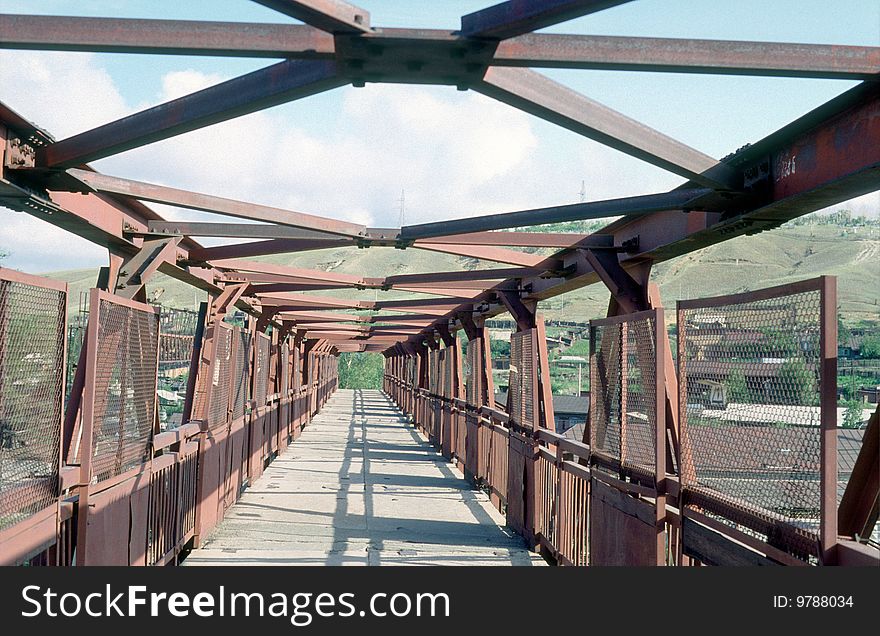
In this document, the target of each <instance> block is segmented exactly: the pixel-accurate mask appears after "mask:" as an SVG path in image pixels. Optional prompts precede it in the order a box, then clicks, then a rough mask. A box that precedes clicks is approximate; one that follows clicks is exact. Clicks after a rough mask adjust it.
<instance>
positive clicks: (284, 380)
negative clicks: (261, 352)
mask: <svg viewBox="0 0 880 636" xmlns="http://www.w3.org/2000/svg"><path fill="white" fill-rule="evenodd" d="M289 380H290V347H289V346H288V345H287V343H286V342H285V343H284V344H283V345H281V382H279V384H280V385H281V395H282V396H284V397H287V388H288V385H289Z"/></svg>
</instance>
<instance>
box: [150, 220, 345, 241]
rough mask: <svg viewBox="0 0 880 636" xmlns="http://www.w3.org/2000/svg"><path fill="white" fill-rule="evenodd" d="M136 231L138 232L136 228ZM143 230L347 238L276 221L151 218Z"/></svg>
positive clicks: (176, 233)
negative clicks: (227, 221)
mask: <svg viewBox="0 0 880 636" xmlns="http://www.w3.org/2000/svg"><path fill="white" fill-rule="evenodd" d="M132 233H133V234H136V233H137V232H132ZM141 233H142V234H168V235H171V236H179V235H182V236H210V237H214V238H242V239H278V240H289V239H308V240H311V241H330V242H335V241H343V240H345V239H344V238H343V237H340V236H339V235H337V234H330V233H328V232H321V231H320V230H307V229H304V228H298V227H291V226H288V225H275V224H272V223H196V222H192V221H150V222H149V223H147V229H146V231H145V232H141Z"/></svg>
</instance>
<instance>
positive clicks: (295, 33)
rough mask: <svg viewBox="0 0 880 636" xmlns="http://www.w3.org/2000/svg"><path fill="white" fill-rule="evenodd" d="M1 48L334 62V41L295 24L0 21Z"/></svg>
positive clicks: (39, 17)
mask: <svg viewBox="0 0 880 636" xmlns="http://www.w3.org/2000/svg"><path fill="white" fill-rule="evenodd" d="M0 48H4V49H26V50H39V51H94V52H98V53H141V54H150V55H211V56H223V57H225V56H230V57H268V58H272V57H275V58H297V59H333V55H334V53H335V51H336V47H335V44H334V41H333V36H332V35H331V34H329V33H327V32H325V31H322V30H321V29H315V28H313V27H310V26H305V25H299V24H254V23H245V22H203V21H194V20H143V19H129V18H82V17H70V16H58V15H12V14H4V15H0Z"/></svg>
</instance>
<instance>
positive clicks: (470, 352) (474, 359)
mask: <svg viewBox="0 0 880 636" xmlns="http://www.w3.org/2000/svg"><path fill="white" fill-rule="evenodd" d="M479 373H480V341H479V340H476V339H474V340H471V341H469V342H468V345H467V353H466V354H465V368H464V377H465V395H466V399H467V402H468V404H473V405H477V404H479V403H480V376H479Z"/></svg>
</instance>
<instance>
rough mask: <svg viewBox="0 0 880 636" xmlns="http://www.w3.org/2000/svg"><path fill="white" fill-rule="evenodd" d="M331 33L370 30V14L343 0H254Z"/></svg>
mask: <svg viewBox="0 0 880 636" xmlns="http://www.w3.org/2000/svg"><path fill="white" fill-rule="evenodd" d="M253 2H256V3H258V4H261V5H263V6H264V7H269V8H270V9H273V10H275V11H278V12H280V13H283V14H284V15H289V16H290V17H291V18H296V19H297V20H302V21H303V22H305V23H306V24H310V25H312V26H314V27H317V28H319V29H321V30H323V31H329V32H330V33H363V32H367V31H369V30H370V14H369V13H368V12H367V11H364V10H363V9H361V8H360V7H356V6H354V5H352V4H349V3H348V2H342V0H253Z"/></svg>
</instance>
